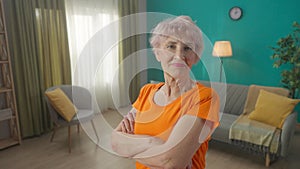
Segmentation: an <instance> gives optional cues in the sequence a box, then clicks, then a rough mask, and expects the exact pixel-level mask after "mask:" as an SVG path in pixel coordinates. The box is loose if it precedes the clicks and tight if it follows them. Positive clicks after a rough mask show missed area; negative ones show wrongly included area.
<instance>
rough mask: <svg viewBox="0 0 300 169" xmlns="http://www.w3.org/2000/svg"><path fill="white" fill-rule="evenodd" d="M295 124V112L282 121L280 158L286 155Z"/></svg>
mask: <svg viewBox="0 0 300 169" xmlns="http://www.w3.org/2000/svg"><path fill="white" fill-rule="evenodd" d="M296 124H297V112H293V113H291V114H290V115H289V116H288V117H287V118H286V119H285V121H284V123H283V127H282V132H281V153H280V154H281V156H282V157H286V156H287V155H288V151H289V147H290V143H291V141H292V139H293V136H294V132H295V128H296Z"/></svg>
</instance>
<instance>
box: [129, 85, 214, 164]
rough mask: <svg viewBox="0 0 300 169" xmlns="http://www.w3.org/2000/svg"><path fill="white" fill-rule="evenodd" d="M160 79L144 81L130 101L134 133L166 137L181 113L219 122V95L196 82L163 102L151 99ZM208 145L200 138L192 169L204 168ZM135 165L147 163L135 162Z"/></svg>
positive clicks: (158, 86) (164, 138) (165, 138)
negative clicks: (134, 98) (200, 141)
mask: <svg viewBox="0 0 300 169" xmlns="http://www.w3.org/2000/svg"><path fill="white" fill-rule="evenodd" d="M163 84H164V83H159V84H148V85H145V86H144V87H143V88H142V89H141V91H140V94H139V97H138V98H137V100H136V101H135V103H134V104H133V107H134V108H135V109H136V110H137V113H136V119H135V126H134V133H135V134H145V135H151V136H156V137H159V138H161V139H163V140H165V141H166V140H167V139H168V137H169V135H170V134H171V131H172V129H173V127H174V125H175V124H176V122H177V121H178V120H179V119H180V117H181V116H183V115H185V114H189V115H194V116H197V117H199V118H201V119H206V120H209V121H212V122H214V127H217V126H218V125H219V97H218V95H217V94H216V92H215V91H213V90H212V89H211V88H208V87H205V86H203V85H202V84H200V83H197V85H196V86H195V87H194V88H192V89H191V90H189V91H187V92H186V93H184V94H183V95H181V96H180V97H178V98H177V99H176V100H174V101H172V102H171V103H170V104H168V105H166V106H159V105H157V104H155V103H154V101H153V99H154V94H155V93H156V91H157V90H158V89H159V88H160V87H161V86H162V85H163ZM207 149H208V140H206V141H205V142H203V143H202V144H201V146H200V147H199V149H198V151H197V152H196V153H195V155H194V156H193V159H192V162H193V167H192V168H193V169H204V168H205V154H206V151H207ZM136 168H137V169H148V167H146V166H144V165H142V164H141V163H138V162H136Z"/></svg>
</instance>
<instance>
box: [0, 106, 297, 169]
mask: <svg viewBox="0 0 300 169" xmlns="http://www.w3.org/2000/svg"><path fill="white" fill-rule="evenodd" d="M103 117H105V119H106V120H107V121H108V123H109V125H111V126H113V127H114V126H115V125H116V124H117V123H118V121H119V120H120V119H121V118H122V116H121V115H119V114H117V113H112V112H110V113H108V112H106V113H103ZM102 123H103V122H102ZM96 126H97V124H96ZM98 127H99V126H98ZM72 129H73V131H72V136H73V137H72V153H71V154H69V153H68V146H67V129H66V128H62V129H60V130H58V131H57V133H56V135H55V137H54V141H53V142H52V143H50V136H51V134H50V133H49V134H45V135H43V136H41V137H35V138H32V139H26V140H23V143H22V145H17V146H13V147H10V148H7V149H4V150H0V169H131V168H134V161H133V160H129V159H124V158H120V157H118V156H116V155H113V154H111V153H109V152H107V151H106V150H104V149H102V148H100V147H99V146H96V144H95V143H94V142H93V141H92V140H94V141H95V139H90V137H88V136H87V134H86V133H85V132H84V131H82V132H81V133H79V134H78V133H77V132H76V127H74V128H72ZM88 135H91V133H90V131H88ZM101 137H102V136H100V141H103V139H102V138H101ZM92 138H93V136H92ZM206 168H207V169H265V168H266V167H265V166H264V159H263V158H261V157H257V156H254V155H252V154H249V153H247V152H244V151H242V150H240V149H238V148H236V147H234V146H231V145H228V144H224V143H220V142H216V141H211V142H210V148H209V150H208V154H207V167H206ZM298 168H300V129H299V127H298V128H297V130H296V134H295V137H294V140H293V142H292V145H291V151H290V154H289V156H288V157H287V158H284V159H279V160H278V161H276V162H274V163H272V164H271V166H270V167H269V169H298Z"/></svg>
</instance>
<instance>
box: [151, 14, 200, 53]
mask: <svg viewBox="0 0 300 169" xmlns="http://www.w3.org/2000/svg"><path fill="white" fill-rule="evenodd" d="M151 33H152V37H151V38H150V44H151V46H152V47H153V50H155V48H159V47H160V44H161V42H163V40H165V39H166V38H167V37H172V38H175V39H177V40H180V41H181V42H183V43H186V42H189V43H193V44H194V47H195V49H193V50H195V53H196V54H197V55H198V57H199V58H200V57H201V54H202V51H203V48H204V44H203V40H202V31H201V30H200V28H199V27H198V26H197V25H196V24H195V23H194V22H193V21H192V19H191V18H190V17H189V16H178V17H176V18H170V19H166V20H164V21H162V22H160V23H159V24H158V25H157V26H156V27H155V28H154V29H153V30H152V31H151Z"/></svg>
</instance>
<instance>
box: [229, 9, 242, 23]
mask: <svg viewBox="0 0 300 169" xmlns="http://www.w3.org/2000/svg"><path fill="white" fill-rule="evenodd" d="M242 16H243V10H242V8H240V7H238V6H234V7H232V8H230V10H229V17H230V18H231V19H232V20H235V21H236V20H239V19H241V17H242Z"/></svg>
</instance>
